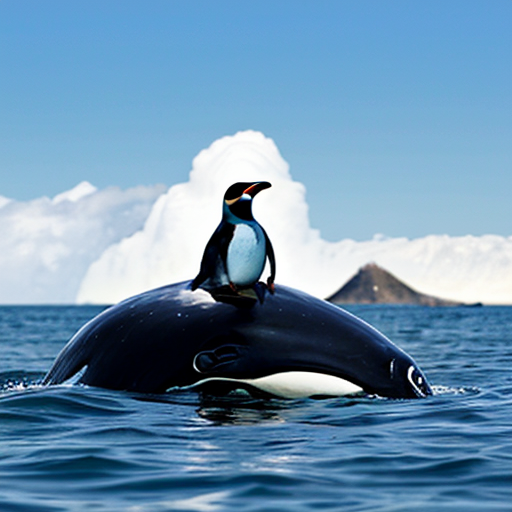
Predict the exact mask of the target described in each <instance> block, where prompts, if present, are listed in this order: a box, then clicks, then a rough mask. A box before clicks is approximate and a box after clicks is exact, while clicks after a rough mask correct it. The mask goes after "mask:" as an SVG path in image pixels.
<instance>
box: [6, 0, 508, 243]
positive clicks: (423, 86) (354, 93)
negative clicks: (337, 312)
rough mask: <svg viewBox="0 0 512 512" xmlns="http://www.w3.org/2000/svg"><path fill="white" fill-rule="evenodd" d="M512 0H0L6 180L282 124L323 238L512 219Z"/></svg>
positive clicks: (73, 180)
mask: <svg viewBox="0 0 512 512" xmlns="http://www.w3.org/2000/svg"><path fill="white" fill-rule="evenodd" d="M511 23H512V2H511V1H510V0H493V1H492V2H486V1H483V0H482V1H472V0H464V1H457V0H451V1H449V2H446V1H437V0H430V1H415V2H413V1H395V0H391V1H389V0H388V1H382V0H375V1H372V0H361V1H356V0H354V1H343V0H335V1H327V0H324V1H322V0H315V1H313V0H312V1H300V0H296V1H280V0H272V1H267V0H257V1H251V0H247V1H239V0H232V1H231V0H230V1H225V0H217V1H211V0H205V1H199V0H187V1H180V0H175V1H151V0H145V1H130V0H122V1H117V0H108V1H105V0H101V1H97V0H74V1H72V2H70V1H68V0H45V1H44V2H42V1H39V0H33V1H30V0H21V1H20V0H0V70H1V71H0V73H1V79H0V195H3V196H7V197H11V198H14V199H18V200H27V199H31V198H35V197H39V196H42V195H48V196H53V195H55V194H57V193H59V192H62V191H64V190H66V189H69V188H71V187H73V186H74V185H76V184H77V183H78V182H79V181H81V180H88V181H90V182H91V183H93V184H94V185H96V186H97V187H99V188H103V187H106V186H109V185H118V186H120V187H123V188H126V187H130V186H135V185H138V184H153V183H165V184H166V185H172V184H175V183H178V182H183V181H186V180H187V179H188V172H189V170H190V168H191V161H192V158H193V157H194V156H195V155H196V154H197V153H198V152H199V151H200V150H201V149H203V148H205V147H207V146H209V145H210V144H211V143H212V142H213V141H214V140H215V139H217V138H219V137H221V136H223V135H230V134H234V133H235V132H237V131H239V130H245V129H254V130H259V131H262V132H263V133H264V134H265V135H267V136H269V137H272V138H273V139H274V141H275V142H276V144H277V146H278V147H279V149H280V151H281V153H282V155H283V157H284V158H285V160H287V161H288V162H289V163H290V166H291V173H292V176H293V177H294V179H295V180H298V181H301V182H302V183H304V184H305V185H306V188H307V200H308V203H309V206H310V217H311V222H312V225H313V227H316V228H318V229H320V230H321V232H322V235H323V236H324V237H325V238H327V239H329V240H340V239H342V238H347V237H349V238H354V239H356V240H365V239H369V238H371V237H372V236H373V235H374V234H375V233H383V234H385V235H388V236H406V237H409V238H415V237H421V236H425V235H428V234H449V235H453V236H458V235H466V234H474V235H481V234H487V233H494V234H499V235H505V236H510V235H512V229H511V227H510V226H511V223H510V219H511V218H512V206H511V205H512V200H511V191H512V30H510V26H511Z"/></svg>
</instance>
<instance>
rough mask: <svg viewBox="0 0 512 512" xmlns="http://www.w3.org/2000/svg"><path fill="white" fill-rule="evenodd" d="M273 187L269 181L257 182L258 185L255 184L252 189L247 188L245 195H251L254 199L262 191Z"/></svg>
mask: <svg viewBox="0 0 512 512" xmlns="http://www.w3.org/2000/svg"><path fill="white" fill-rule="evenodd" d="M271 186H272V185H271V184H270V183H269V182H268V181H257V182H256V183H253V184H252V185H251V186H250V187H247V188H246V189H245V190H244V194H248V195H250V196H251V197H252V198H254V196H255V195H256V194H257V193H258V192H261V191H262V190H265V189H266V188H270V187H271Z"/></svg>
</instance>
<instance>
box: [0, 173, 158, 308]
mask: <svg viewBox="0 0 512 512" xmlns="http://www.w3.org/2000/svg"><path fill="white" fill-rule="evenodd" d="M164 191H165V188H164V187H163V186H154V187H135V188H132V189H128V190H120V189H119V188H117V187H111V188H107V189H105V190H101V191H98V190H97V189H96V188H95V187H93V186H92V185H91V184H90V183H87V182H82V183H80V184H79V185H77V186H76V187H75V188H74V189H72V190H70V191H67V192H64V193H62V194H59V195H57V196H56V197H54V198H53V199H50V198H47V197H42V198H39V199H35V200H33V201H27V202H18V201H14V200H6V199H5V198H0V302H1V303H4V304H5V303H8V304H30V303H73V302H74V301H75V298H76V293H77V290H78V288H79V285H80V282H81V280H82V278H83V276H84V274H85V272H86V271H87V269H88V267H89V265H90V264H91V263H92V262H93V261H94V260H96V259H97V258H99V257H100V255H101V254H102V253H103V251H104V250H105V249H106V248H107V247H109V246H110V245H112V244H113V243H116V242H119V241H120V240H121V239H122V238H124V237H126V236H129V235H132V234H133V233H135V232H136V231H138V230H139V229H141V228H142V227H143V225H144V221H145V220H146V218H147V216H148V214H149V212H150V210H151V207H152V205H153V203H154V202H155V200H156V199H157V197H158V196H160V195H161V194H162V192H164Z"/></svg>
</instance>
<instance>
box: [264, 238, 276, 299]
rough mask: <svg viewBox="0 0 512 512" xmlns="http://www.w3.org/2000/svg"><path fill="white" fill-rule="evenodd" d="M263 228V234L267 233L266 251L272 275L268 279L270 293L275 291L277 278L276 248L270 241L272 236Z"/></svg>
mask: <svg viewBox="0 0 512 512" xmlns="http://www.w3.org/2000/svg"><path fill="white" fill-rule="evenodd" d="M261 229H262V230H263V234H264V235H265V242H266V251H267V258H268V261H269V263H270V276H269V277H268V279H267V285H268V289H269V291H270V293H272V294H273V293H274V281H275V279H276V257H275V254H274V248H273V247H272V242H271V241H270V238H269V237H268V235H267V232H266V231H265V230H264V229H263V228H261Z"/></svg>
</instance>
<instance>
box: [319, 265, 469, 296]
mask: <svg viewBox="0 0 512 512" xmlns="http://www.w3.org/2000/svg"><path fill="white" fill-rule="evenodd" d="M327 300H328V301H330V302H333V303H335V304H415V305H419V306H459V305H461V303H460V302H454V301H450V300H444V299H440V298H438V297H433V296H431V295H425V294H423V293H420V292H417V291H416V290H414V289H413V288H411V287H410V286H407V285H406V284H405V283H403V282H402V281H400V280H399V279H397V278H396V277H395V276H394V275H393V274H390V273H389V272H388V271H386V270H384V269H383V268H381V267H379V266H378V265H376V264H375V263H369V264H368V265H365V266H364V267H362V268H360V269H359V271H358V273H357V274H356V275H355V276H354V277H352V278H351V279H350V280H349V281H348V282H347V283H346V284H345V285H344V286H343V287H342V288H340V290H338V291H337V292H336V293H335V294H334V295H332V296H331V297H329V298H328V299H327Z"/></svg>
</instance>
